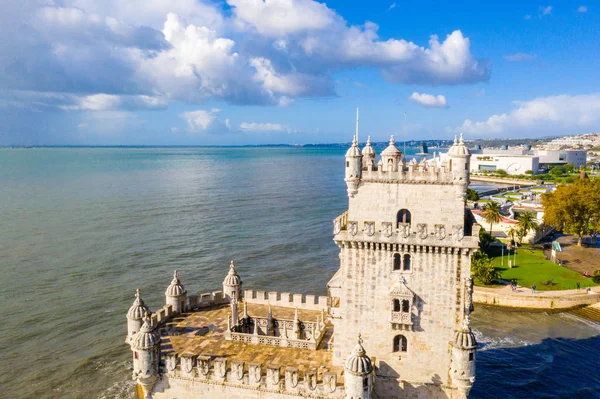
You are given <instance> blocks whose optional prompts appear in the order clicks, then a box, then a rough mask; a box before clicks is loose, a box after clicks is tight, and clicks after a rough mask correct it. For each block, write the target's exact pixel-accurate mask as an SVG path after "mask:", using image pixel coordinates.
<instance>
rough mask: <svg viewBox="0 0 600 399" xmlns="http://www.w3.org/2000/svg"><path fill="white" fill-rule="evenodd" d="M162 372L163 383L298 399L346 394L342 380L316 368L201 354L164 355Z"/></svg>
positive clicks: (335, 374) (333, 373)
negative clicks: (181, 382) (188, 383)
mask: <svg viewBox="0 0 600 399" xmlns="http://www.w3.org/2000/svg"><path fill="white" fill-rule="evenodd" d="M163 373H164V376H165V377H164V379H165V381H163V383H164V384H170V383H172V382H173V381H169V380H172V379H179V380H185V381H193V382H194V383H200V384H218V385H225V386H230V387H237V388H245V389H252V390H258V391H265V392H277V393H283V394H293V395H297V396H310V397H319V396H326V397H329V398H338V397H339V398H342V397H344V395H345V391H344V386H343V381H341V378H340V376H338V374H337V373H335V372H331V371H322V370H320V369H316V368H315V369H306V370H303V371H301V370H300V369H299V368H297V367H281V366H278V365H273V364H262V363H258V362H244V361H239V360H228V359H227V358H225V357H215V356H210V355H203V354H199V355H191V354H183V355H181V356H178V355H177V354H175V353H170V354H166V355H165V362H164V370H163ZM159 385H160V383H159Z"/></svg>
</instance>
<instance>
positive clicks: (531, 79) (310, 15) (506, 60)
mask: <svg viewBox="0 0 600 399" xmlns="http://www.w3.org/2000/svg"><path fill="white" fill-rule="evenodd" d="M489 3H494V4H493V5H492V4H489ZM496 3H497V4H496ZM598 48H600V5H598V6H594V5H592V4H591V2H590V4H587V3H581V4H578V3H574V2H571V1H569V2H562V3H559V2H552V3H547V4H546V3H535V2H531V1H525V2H523V1H504V2H488V1H464V2H442V1H432V0H419V1H416V0H415V1H413V0H397V1H395V2H394V1H376V0H373V1H370V2H359V1H348V0H345V1H340V0H336V1H330V2H328V3H321V2H317V1H312V0H224V1H212V0H4V1H2V2H1V3H0V71H1V73H0V145H12V144H27V145H37V144H50V145H52V144H59V145H60V144H72V145H88V144H89V145H94V144H100V145H107V144H115V145H128V144H142V145H143V144H146V145H162V144H169V145H177V144H185V145H192V144H211V145H214V144H226V145H231V144H256V143H317V142H318V143H321V142H342V141H350V139H351V135H352V134H353V130H354V124H355V121H354V118H355V109H356V107H360V116H361V118H360V120H361V121H360V124H361V135H362V136H361V137H366V135H367V134H370V135H371V136H373V138H374V139H375V140H384V139H385V138H386V137H389V135H390V134H397V135H398V134H400V135H401V132H402V126H403V118H404V112H406V113H407V130H408V137H409V138H418V139H420V138H449V137H453V136H454V134H456V133H457V132H464V134H465V136H466V137H468V138H473V137H525V136H527V137H536V136H548V135H559V134H575V133H586V132H594V131H600V87H599V82H600V79H599V78H600V71H599V69H598V65H600V52H599V51H598Z"/></svg>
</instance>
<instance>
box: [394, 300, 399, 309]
mask: <svg viewBox="0 0 600 399" xmlns="http://www.w3.org/2000/svg"><path fill="white" fill-rule="evenodd" d="M399 311H400V300H399V299H394V312H399Z"/></svg>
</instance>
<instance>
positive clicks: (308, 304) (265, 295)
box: [244, 290, 328, 311]
mask: <svg viewBox="0 0 600 399" xmlns="http://www.w3.org/2000/svg"><path fill="white" fill-rule="evenodd" d="M244 300H245V301H246V302H248V303H255V304H258V305H269V304H270V305H272V306H281V307H286V308H298V309H304V310H323V311H327V306H328V302H327V297H326V296H316V295H307V294H290V293H289V292H274V291H270V292H267V291H254V290H244Z"/></svg>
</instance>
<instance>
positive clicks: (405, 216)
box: [396, 209, 410, 227]
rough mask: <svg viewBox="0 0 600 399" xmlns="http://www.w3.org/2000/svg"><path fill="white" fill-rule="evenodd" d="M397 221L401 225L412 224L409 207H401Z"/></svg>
mask: <svg viewBox="0 0 600 399" xmlns="http://www.w3.org/2000/svg"><path fill="white" fill-rule="evenodd" d="M396 223H397V224H398V227H400V223H408V224H410V212H409V210H408V209H400V210H399V211H398V213H397V214H396Z"/></svg>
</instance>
